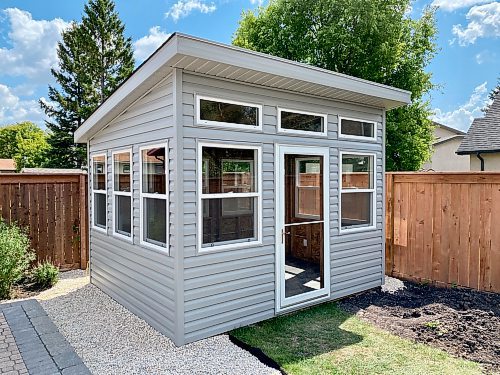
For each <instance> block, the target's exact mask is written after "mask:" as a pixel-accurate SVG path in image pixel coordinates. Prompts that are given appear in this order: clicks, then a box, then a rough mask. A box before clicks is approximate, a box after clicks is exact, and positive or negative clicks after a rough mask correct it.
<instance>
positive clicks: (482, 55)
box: [475, 50, 497, 65]
mask: <svg viewBox="0 0 500 375" xmlns="http://www.w3.org/2000/svg"><path fill="white" fill-rule="evenodd" d="M475 58H476V62H477V63H478V64H479V65H481V64H484V63H490V62H496V61H497V54H496V53H495V52H491V51H488V50H484V51H481V52H479V53H477V54H476V56H475Z"/></svg>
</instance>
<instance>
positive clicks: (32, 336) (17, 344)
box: [0, 299, 90, 375]
mask: <svg viewBox="0 0 500 375" xmlns="http://www.w3.org/2000/svg"><path fill="white" fill-rule="evenodd" d="M0 374H1V375H7V374H9V375H10V374H12V375H27V374H29V375H53V374H63V375H90V371H89V370H88V369H87V367H86V366H85V364H84V363H83V362H82V360H81V359H80V357H79V356H78V355H77V354H76V353H75V351H74V349H73V348H72V347H71V345H70V344H69V343H68V342H67V341H66V339H65V338H64V336H63V335H62V334H61V333H60V332H59V330H58V329H57V327H56V326H55V325H54V323H52V321H51V320H50V318H49V317H48V316H47V314H46V313H45V310H44V309H43V308H42V307H41V306H40V304H39V303H38V301H36V300H34V299H30V300H25V301H19V302H14V303H6V304H0Z"/></svg>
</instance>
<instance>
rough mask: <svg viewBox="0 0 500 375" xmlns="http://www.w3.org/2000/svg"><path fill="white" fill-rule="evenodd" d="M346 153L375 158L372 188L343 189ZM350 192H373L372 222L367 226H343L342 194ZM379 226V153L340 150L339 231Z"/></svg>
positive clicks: (363, 229)
mask: <svg viewBox="0 0 500 375" xmlns="http://www.w3.org/2000/svg"><path fill="white" fill-rule="evenodd" d="M344 155H356V156H369V157H372V158H373V171H372V176H371V178H372V179H373V187H372V188H371V189H357V188H351V189H343V186H342V158H343V156H344ZM349 193H371V194H372V218H371V219H372V222H371V225H367V226H355V227H349V228H343V227H342V194H349ZM376 228H377V154H375V153H373V152H358V151H340V152H339V233H340V234H346V233H356V232H366V231H370V230H374V229H376Z"/></svg>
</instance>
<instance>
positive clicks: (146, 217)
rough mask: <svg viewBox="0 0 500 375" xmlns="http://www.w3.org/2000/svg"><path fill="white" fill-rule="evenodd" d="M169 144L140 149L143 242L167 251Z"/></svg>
mask: <svg viewBox="0 0 500 375" xmlns="http://www.w3.org/2000/svg"><path fill="white" fill-rule="evenodd" d="M167 150H168V147H167V145H166V144H163V145H152V146H146V147H141V149H140V166H141V168H140V169H141V170H140V174H141V182H140V185H141V186H140V200H141V209H140V212H141V244H143V245H145V246H148V247H152V248H157V249H162V250H166V249H167V239H168V169H167V163H168V152H167Z"/></svg>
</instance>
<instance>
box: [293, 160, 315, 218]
mask: <svg viewBox="0 0 500 375" xmlns="http://www.w3.org/2000/svg"><path fill="white" fill-rule="evenodd" d="M312 156H313V157H308V158H306V157H299V158H296V159H295V176H297V179H296V181H295V217H298V218H301V219H315V220H319V218H320V216H321V215H306V214H301V213H299V194H298V190H299V188H304V189H310V190H313V189H318V190H320V191H321V186H317V187H316V186H299V180H300V179H299V174H300V172H299V171H300V162H301V161H308V160H312V159H313V158H318V159H319V158H320V157H321V156H320V155H312ZM319 165H321V163H320V164H319Z"/></svg>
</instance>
